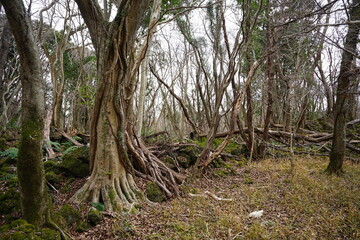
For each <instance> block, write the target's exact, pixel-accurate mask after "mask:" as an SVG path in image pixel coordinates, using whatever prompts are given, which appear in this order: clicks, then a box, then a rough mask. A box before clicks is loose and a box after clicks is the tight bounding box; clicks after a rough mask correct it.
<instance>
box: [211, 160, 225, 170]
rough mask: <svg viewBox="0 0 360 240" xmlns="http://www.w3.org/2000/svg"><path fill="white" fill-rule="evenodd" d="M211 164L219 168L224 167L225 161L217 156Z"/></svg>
mask: <svg viewBox="0 0 360 240" xmlns="http://www.w3.org/2000/svg"><path fill="white" fill-rule="evenodd" d="M211 165H212V166H213V167H214V168H221V167H225V166H226V163H225V161H224V160H222V159H221V158H217V159H215V160H214V161H213V162H212V163H211Z"/></svg>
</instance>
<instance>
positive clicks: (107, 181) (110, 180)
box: [71, 171, 141, 212]
mask: <svg viewBox="0 0 360 240" xmlns="http://www.w3.org/2000/svg"><path fill="white" fill-rule="evenodd" d="M140 195H141V194H140V190H139V189H138V188H137V186H136V185H135V182H134V180H133V178H132V176H131V175H130V174H126V173H124V174H119V176H117V177H113V176H112V175H111V174H106V173H103V175H100V174H97V173H96V171H93V174H92V176H91V177H90V178H89V179H88V181H87V182H86V183H85V185H84V186H83V187H82V188H81V189H79V190H78V191H77V192H76V194H75V195H74V196H73V197H72V198H71V200H72V201H73V202H77V203H81V202H84V201H86V200H88V199H90V200H91V202H103V203H104V206H105V208H106V209H107V211H108V212H113V211H120V210H126V209H129V207H130V206H131V205H132V204H134V203H137V202H138V201H139V197H140Z"/></svg>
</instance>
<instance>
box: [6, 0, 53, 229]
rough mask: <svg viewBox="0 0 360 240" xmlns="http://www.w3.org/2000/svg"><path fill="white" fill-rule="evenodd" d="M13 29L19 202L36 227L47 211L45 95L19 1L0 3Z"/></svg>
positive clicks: (27, 19) (26, 15) (23, 10)
mask: <svg viewBox="0 0 360 240" xmlns="http://www.w3.org/2000/svg"><path fill="white" fill-rule="evenodd" d="M0 2H1V3H2V4H3V6H4V8H5V11H6V15H7V17H8V20H9V23H10V26H11V28H12V30H13V34H14V37H15V41H16V45H17V48H18V51H19V54H20V61H21V83H22V112H21V113H22V119H21V139H20V145H19V157H18V163H17V169H18V177H19V182H20V201H21V206H22V211H23V216H24V218H25V219H26V220H27V221H28V222H29V223H31V224H34V225H35V226H37V227H39V226H40V225H41V224H43V223H44V222H45V214H46V210H47V208H48V203H47V192H46V185H45V177H44V167H43V162H42V157H43V154H42V142H43V132H44V117H45V115H44V110H45V93H44V81H43V79H42V78H41V63H40V58H39V52H38V47H37V45H36V43H35V39H34V36H33V33H32V26H31V21H30V19H29V17H28V14H27V12H26V11H25V7H24V4H23V2H22V1H21V0H12V1H5V0H1V1H0Z"/></svg>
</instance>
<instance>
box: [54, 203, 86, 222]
mask: <svg viewBox="0 0 360 240" xmlns="http://www.w3.org/2000/svg"><path fill="white" fill-rule="evenodd" d="M59 214H60V215H61V216H62V217H63V218H64V219H65V221H66V223H67V225H72V224H73V223H75V222H77V221H79V220H80V219H81V213H80V212H79V211H78V210H76V209H75V208H73V207H72V206H70V205H69V204H65V205H64V206H62V207H61V208H60V210H59Z"/></svg>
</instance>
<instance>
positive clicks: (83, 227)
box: [75, 220, 91, 233]
mask: <svg viewBox="0 0 360 240" xmlns="http://www.w3.org/2000/svg"><path fill="white" fill-rule="evenodd" d="M89 228H91V225H90V224H89V223H87V222H85V221H83V220H80V221H79V222H78V223H77V224H76V228H75V231H76V232H78V233H82V232H86V231H87V230H88V229H89Z"/></svg>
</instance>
